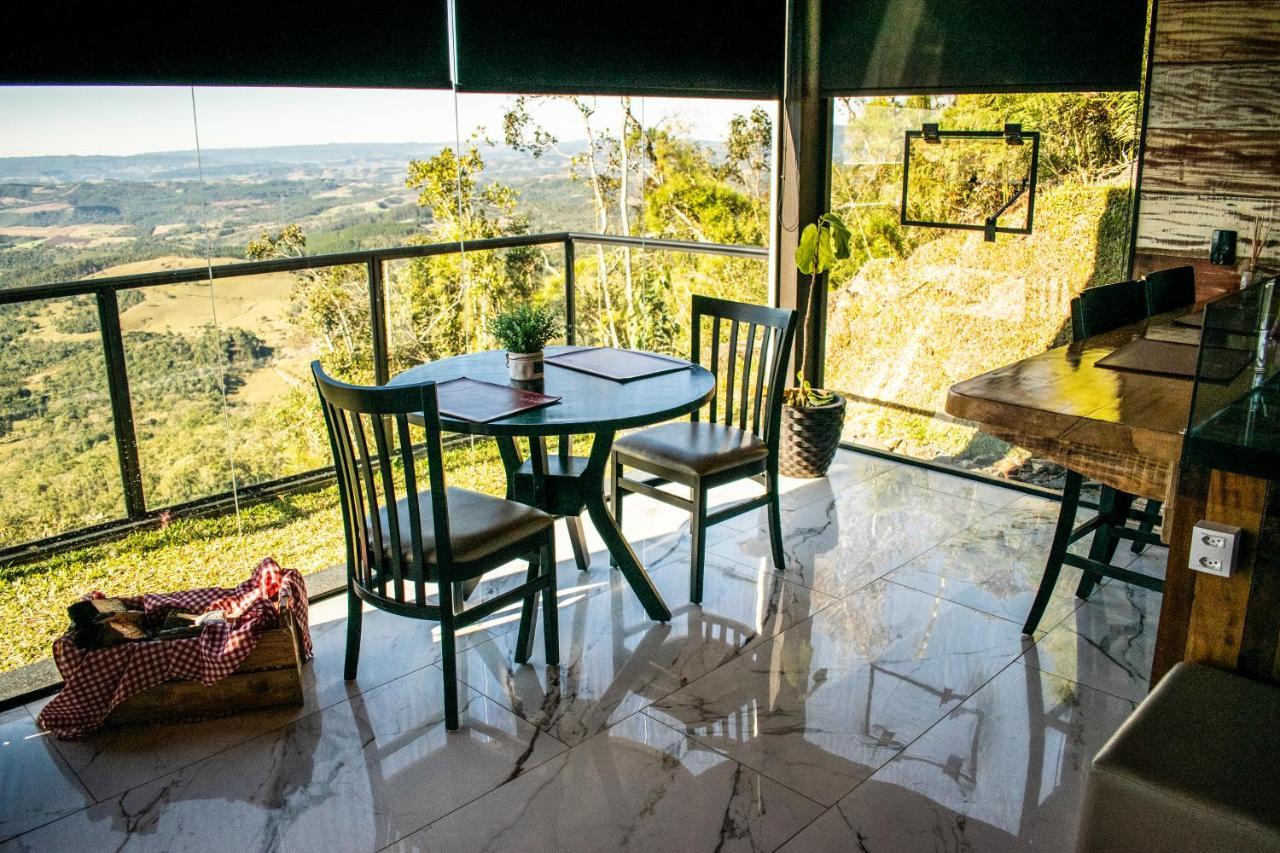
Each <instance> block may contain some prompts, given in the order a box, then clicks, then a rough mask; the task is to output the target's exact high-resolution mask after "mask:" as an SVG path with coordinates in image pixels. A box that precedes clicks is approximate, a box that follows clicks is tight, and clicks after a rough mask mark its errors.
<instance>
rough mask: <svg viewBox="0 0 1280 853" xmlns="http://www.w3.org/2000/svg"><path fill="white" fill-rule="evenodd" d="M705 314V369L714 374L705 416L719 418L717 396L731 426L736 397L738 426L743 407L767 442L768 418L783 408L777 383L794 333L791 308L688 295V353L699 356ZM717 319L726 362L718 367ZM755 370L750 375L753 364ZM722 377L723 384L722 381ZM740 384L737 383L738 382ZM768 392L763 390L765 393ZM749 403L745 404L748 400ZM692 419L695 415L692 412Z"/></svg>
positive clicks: (742, 426)
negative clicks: (690, 323) (690, 314)
mask: <svg viewBox="0 0 1280 853" xmlns="http://www.w3.org/2000/svg"><path fill="white" fill-rule="evenodd" d="M704 318H709V319H710V320H711V323H710V327H711V340H710V342H709V344H710V351H711V361H710V364H708V365H707V367H708V369H710V370H711V372H712V373H713V374H714V375H715V377H716V386H717V387H716V393H715V395H714V396H713V397H712V398H711V401H710V403H709V405H708V420H710V421H711V422H713V423H714V422H717V421H720V419H719V418H718V417H717V413H718V411H719V408H718V407H719V400H720V398H721V397H723V399H724V418H723V420H722V421H721V422H722V423H724V424H725V426H734V401H735V399H737V400H738V401H740V405H739V407H738V411H737V414H738V418H737V422H738V424H739V425H740V426H739V428H740V429H744V430H745V429H746V428H747V420H748V408H751V409H752V410H753V411H752V412H751V415H750V421H751V431H752V432H754V433H755V434H756V435H758V436H760V437H761V438H762V439H764V440H765V441H770V442H772V441H773V440H774V438H776V436H774V435H773V424H774V423H775V422H776V420H777V418H776V415H775V411H780V410H781V408H782V389H783V384H784V378H785V374H786V369H787V367H786V365H787V357H788V355H789V350H790V348H791V344H792V342H793V341H794V338H795V327H796V314H795V312H794V311H791V310H789V309H779V308H768V307H765V306H763V305H749V304H746V303H742V302H731V301H729V300H726V299H715V298H712V297H709V296H694V297H693V330H694V331H693V334H692V335H691V338H692V342H693V353H692V357H693V360H694V361H698V362H702V358H703V356H702V345H701V344H702V335H701V328H702V323H703V319H704ZM722 325H724V326H727V337H728V340H727V341H726V345H727V349H728V352H727V358H728V367H727V368H726V369H725V370H723V371H722V370H721V369H720V340H721V337H722V334H721V330H722ZM743 326H746V327H747V332H746V336H747V340H746V342H745V343H746V355H745V357H743V364H742V369H741V371H739V366H738V359H739V357H740V353H739V349H740V347H741V345H742V343H743V342H742V340H741V337H742V327H743ZM756 329H760V330H761V337H760V352H759V355H758V356H757V355H756V352H755V348H756V344H755V336H756ZM753 364H754V366H755V368H756V370H755V372H754V376H753V375H752V369H751V368H752V366H753ZM721 380H723V383H724V384H723V385H721ZM739 381H740V382H741V383H742V387H741V388H739V387H737V383H738V382H739ZM766 392H767V393H766ZM749 400H753V401H754V406H751V407H749V406H748V401H749ZM695 420H696V417H695Z"/></svg>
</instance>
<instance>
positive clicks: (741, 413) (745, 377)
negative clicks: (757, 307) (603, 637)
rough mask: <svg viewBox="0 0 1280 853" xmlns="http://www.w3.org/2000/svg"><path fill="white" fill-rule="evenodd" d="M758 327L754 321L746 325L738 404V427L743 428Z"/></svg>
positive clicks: (745, 419)
mask: <svg viewBox="0 0 1280 853" xmlns="http://www.w3.org/2000/svg"><path fill="white" fill-rule="evenodd" d="M757 328H759V327H758V325H757V324H756V323H752V324H750V325H749V326H747V355H746V358H744V359H743V362H742V400H741V402H740V404H739V406H738V429H740V430H745V429H746V428H747V409H748V408H749V407H748V405H747V401H748V392H749V391H750V390H751V358H752V356H754V355H755V346H756V329H757ZM761 361H762V362H763V361H764V359H763V358H762V359H761Z"/></svg>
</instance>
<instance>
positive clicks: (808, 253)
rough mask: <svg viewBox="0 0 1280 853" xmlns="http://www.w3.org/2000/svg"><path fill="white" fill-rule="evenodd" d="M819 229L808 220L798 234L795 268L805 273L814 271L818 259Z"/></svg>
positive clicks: (809, 273)
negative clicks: (798, 241)
mask: <svg viewBox="0 0 1280 853" xmlns="http://www.w3.org/2000/svg"><path fill="white" fill-rule="evenodd" d="M819 231H820V229H819V228H818V226H817V225H814V224H813V223H812V222H810V223H809V224H808V225H806V226H805V227H804V231H803V232H801V234H800V243H799V244H798V245H797V246H796V268H797V269H799V270H800V272H802V273H804V274H805V275H812V274H813V273H814V265H815V264H816V263H817V260H818V234H819Z"/></svg>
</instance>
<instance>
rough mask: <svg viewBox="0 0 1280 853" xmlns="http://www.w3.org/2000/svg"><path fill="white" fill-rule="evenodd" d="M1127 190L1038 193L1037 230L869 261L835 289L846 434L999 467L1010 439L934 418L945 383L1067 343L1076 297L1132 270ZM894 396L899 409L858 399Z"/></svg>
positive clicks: (1072, 188)
mask: <svg viewBox="0 0 1280 853" xmlns="http://www.w3.org/2000/svg"><path fill="white" fill-rule="evenodd" d="M1126 205H1127V187H1125V186H1121V185H1118V184H1114V183H1111V184H1096V185H1088V186H1081V185H1078V184H1063V185H1059V186H1057V187H1053V188H1051V189H1047V190H1045V191H1043V192H1042V193H1041V196H1040V198H1039V199H1038V203H1037V209H1036V223H1035V232H1034V233H1033V234H1032V235H1031V236H1029V237H1020V236H1007V235H1001V236H1000V237H999V238H998V240H997V242H995V243H987V242H984V241H983V239H982V234H981V233H979V232H953V233H947V234H944V235H942V236H941V237H939V238H938V239H937V240H933V241H931V242H929V243H926V244H924V245H923V246H921V247H920V248H919V249H917V250H916V251H915V252H914V253H913V254H912V255H911V256H910V257H907V258H904V259H901V260H879V261H872V262H870V263H868V264H867V265H866V266H864V267H863V268H862V270H860V271H859V273H858V274H857V276H856V277H855V278H854V279H853V280H852V281H849V282H847V283H844V284H842V285H840V286H838V287H837V288H836V289H835V290H834V291H833V293H832V309H831V325H830V331H829V333H828V356H827V357H828V362H827V382H828V384H829V385H830V386H831V387H833V388H835V389H838V390H839V391H841V392H842V393H844V394H846V395H847V396H849V397H850V401H849V403H850V405H849V414H848V418H847V420H846V424H845V434H846V436H848V437H850V438H852V439H853V440H855V441H861V442H864V443H868V444H875V445H879V446H883V447H889V448H892V449H896V450H899V451H901V452H906V453H910V454H912V455H916V456H924V457H926V458H935V457H939V456H945V457H950V458H953V459H954V458H957V457H963V458H965V459H966V460H967V461H968V462H969V463H970V464H978V465H992V464H994V463H996V462H998V461H999V460H1000V458H1001V457H1003V456H1004V455H1005V454H1006V453H1007V452H1008V451H1009V448H1008V446H1007V445H1004V444H1002V443H1000V442H996V441H994V440H992V439H990V438H987V437H979V438H978V439H977V440H975V430H974V429H973V428H971V427H968V426H964V425H961V424H956V423H950V422H947V421H946V420H941V419H937V418H934V417H931V416H930V415H929V414H928V413H933V412H942V411H944V406H945V403H946V395H947V389H948V388H949V387H950V386H951V385H952V384H954V383H956V382H959V381H960V380H963V379H967V378H969V377H971V376H974V375H976V374H979V373H983V372H985V371H987V370H991V369H993V368H995V367H998V366H1000V365H1002V364H1007V363H1009V362H1013V361H1017V360H1018V359H1021V358H1025V357H1027V356H1029V355H1033V354H1035V353H1038V352H1043V351H1044V350H1045V349H1048V348H1050V347H1052V346H1055V345H1057V344H1059V343H1062V342H1065V341H1066V340H1067V338H1068V337H1069V335H1070V331H1069V316H1070V309H1069V305H1068V303H1069V302H1070V300H1071V297H1072V296H1074V295H1075V294H1077V293H1079V292H1080V290H1082V289H1083V288H1084V287H1085V286H1087V285H1089V284H1101V283H1104V282H1106V281H1109V280H1117V279H1119V278H1120V277H1122V276H1123V274H1124V269H1123V263H1122V256H1123V252H1122V251H1120V249H1121V248H1122V247H1123V246H1124V244H1125V233H1124V232H1121V231H1117V230H1116V229H1117V228H1121V229H1122V228H1124V227H1125V219H1126V216H1125V210H1124V208H1125V206H1126ZM859 400H870V401H888V402H890V403H892V404H894V406H896V407H897V408H894V407H886V406H883V405H874V404H869V403H861V404H860V403H859Z"/></svg>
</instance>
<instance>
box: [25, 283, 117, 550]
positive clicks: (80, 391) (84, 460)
mask: <svg viewBox="0 0 1280 853" xmlns="http://www.w3.org/2000/svg"><path fill="white" fill-rule="evenodd" d="M0 341H3V344H2V345H0V377H3V379H0V484H3V485H0V547H11V546H14V545H19V544H22V543H24V542H29V541H32V540H35V539H42V538H44V537H47V536H54V535H56V534H60V533H65V532H67V531H69V530H74V529H76V528H78V527H86V526H89V525H92V524H98V523H101V522H104V521H109V520H112V519H117V518H121V517H123V516H124V514H125V510H124V494H123V487H122V485H121V479H120V466H119V462H118V458H117V455H116V443H115V427H114V423H113V420H112V417H111V399H110V396H109V394H108V391H107V373H106V362H105V360H104V358H103V352H102V338H101V335H100V333H99V327H98V312H97V307H96V303H95V301H94V300H93V298H92V297H70V298H64V299H44V300H39V301H34V302H27V303H22V304H18V305H6V306H0Z"/></svg>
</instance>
